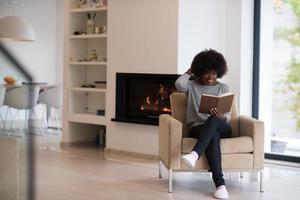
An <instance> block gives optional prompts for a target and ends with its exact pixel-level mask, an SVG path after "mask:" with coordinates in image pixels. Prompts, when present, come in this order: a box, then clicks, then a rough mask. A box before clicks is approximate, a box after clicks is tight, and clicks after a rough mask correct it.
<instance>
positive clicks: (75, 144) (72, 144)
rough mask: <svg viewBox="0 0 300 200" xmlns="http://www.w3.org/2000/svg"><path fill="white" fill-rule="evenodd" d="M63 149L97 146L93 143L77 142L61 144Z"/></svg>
mask: <svg viewBox="0 0 300 200" xmlns="http://www.w3.org/2000/svg"><path fill="white" fill-rule="evenodd" d="M60 146H61V147H74V146H75V147H76V146H96V143H95V142H93V141H84V142H82V141H77V142H60Z"/></svg>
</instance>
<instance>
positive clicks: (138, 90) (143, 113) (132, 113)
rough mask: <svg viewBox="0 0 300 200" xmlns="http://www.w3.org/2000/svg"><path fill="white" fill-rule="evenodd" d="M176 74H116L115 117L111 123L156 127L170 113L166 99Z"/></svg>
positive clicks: (173, 87)
mask: <svg viewBox="0 0 300 200" xmlns="http://www.w3.org/2000/svg"><path fill="white" fill-rule="evenodd" d="M177 78H178V75H174V74H132V73H117V78H116V81H117V84H116V118H114V119H112V120H113V121H121V122H132V123H141V124H151V125H157V124H158V117H159V115H160V114H163V113H168V114H170V113H171V108H170V99H169V96H170V94H171V93H172V92H174V91H175V90H176V89H175V85H174V83H175V81H176V79H177Z"/></svg>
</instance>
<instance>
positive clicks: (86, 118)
mask: <svg viewBox="0 0 300 200" xmlns="http://www.w3.org/2000/svg"><path fill="white" fill-rule="evenodd" d="M68 121H69V122H78V123H86V124H96V125H106V117H105V116H99V115H96V114H89V113H72V114H69V116H68Z"/></svg>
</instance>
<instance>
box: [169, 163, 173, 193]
mask: <svg viewBox="0 0 300 200" xmlns="http://www.w3.org/2000/svg"><path fill="white" fill-rule="evenodd" d="M172 192H173V191H172V169H169V193H172Z"/></svg>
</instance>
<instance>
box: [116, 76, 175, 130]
mask: <svg viewBox="0 0 300 200" xmlns="http://www.w3.org/2000/svg"><path fill="white" fill-rule="evenodd" d="M179 76H180V75H178V74H149V73H147V74H145V73H116V107H115V108H116V112H115V118H112V119H111V121H116V122H127V123H135V124H146V125H155V126H157V125H158V121H159V120H158V118H141V117H139V118H133V117H129V116H127V115H126V113H128V112H127V111H126V109H127V106H126V104H127V102H126V101H128V100H127V99H126V91H128V86H129V84H128V81H129V80H130V79H131V78H143V79H161V80H166V79H168V80H170V79H171V80H174V83H175V80H176V79H177V78H178V77H179Z"/></svg>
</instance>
